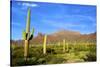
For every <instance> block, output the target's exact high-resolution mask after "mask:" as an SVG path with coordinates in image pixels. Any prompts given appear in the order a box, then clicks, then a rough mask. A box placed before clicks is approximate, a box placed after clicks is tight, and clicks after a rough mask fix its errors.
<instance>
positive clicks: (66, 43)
mask: <svg viewBox="0 0 100 67" xmlns="http://www.w3.org/2000/svg"><path fill="white" fill-rule="evenodd" d="M66 46H67V51H68V49H69V46H68V43H66Z"/></svg>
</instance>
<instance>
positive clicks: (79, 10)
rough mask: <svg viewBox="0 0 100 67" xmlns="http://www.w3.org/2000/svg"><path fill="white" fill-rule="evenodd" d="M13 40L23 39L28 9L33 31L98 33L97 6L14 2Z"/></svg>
mask: <svg viewBox="0 0 100 67" xmlns="http://www.w3.org/2000/svg"><path fill="white" fill-rule="evenodd" d="M11 7H12V10H11V17H12V19H11V27H12V34H11V36H12V37H11V39H14V40H18V39H22V31H23V30H25V27H26V17H27V8H28V7H30V8H31V29H32V27H33V28H35V33H34V35H35V36H36V35H37V33H38V32H41V33H44V34H50V33H54V32H57V31H59V30H72V31H79V32H80V33H82V34H89V33H93V32H96V6H89V5H74V4H57V3H56V4H55V3H43V2H24V1H23V2H22V1H12V6H11Z"/></svg>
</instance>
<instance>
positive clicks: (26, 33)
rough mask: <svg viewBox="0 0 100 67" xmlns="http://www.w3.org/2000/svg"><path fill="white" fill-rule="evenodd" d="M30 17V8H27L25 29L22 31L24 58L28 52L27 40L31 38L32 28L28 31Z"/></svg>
mask: <svg viewBox="0 0 100 67" xmlns="http://www.w3.org/2000/svg"><path fill="white" fill-rule="evenodd" d="M30 19H31V10H30V8H28V14H27V22H26V31H25V30H24V31H23V39H24V40H25V46H24V58H25V60H27V57H28V53H29V41H30V40H31V39H32V38H33V33H34V29H32V32H31V33H30Z"/></svg>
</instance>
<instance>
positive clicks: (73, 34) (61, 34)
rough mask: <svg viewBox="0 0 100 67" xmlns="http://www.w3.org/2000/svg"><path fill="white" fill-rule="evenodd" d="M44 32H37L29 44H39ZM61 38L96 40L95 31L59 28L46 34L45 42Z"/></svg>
mask: <svg viewBox="0 0 100 67" xmlns="http://www.w3.org/2000/svg"><path fill="white" fill-rule="evenodd" d="M43 38H44V34H42V33H38V35H37V36H36V37H34V38H33V39H32V40H31V41H30V43H31V44H40V43H43ZM63 39H66V40H67V41H76V40H96V32H95V33H91V34H81V33H80V32H77V31H68V30H60V31H57V32H55V33H52V34H49V35H48V36H47V43H55V42H58V41H59V42H60V41H62V40H63ZM23 43H24V41H23V40H17V41H14V40H11V44H23Z"/></svg>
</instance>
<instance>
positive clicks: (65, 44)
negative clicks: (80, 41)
mask: <svg viewBox="0 0 100 67" xmlns="http://www.w3.org/2000/svg"><path fill="white" fill-rule="evenodd" d="M65 45H66V44H65V39H63V52H65Z"/></svg>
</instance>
